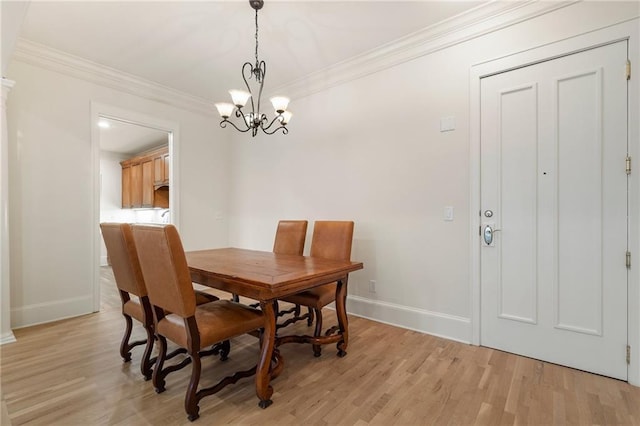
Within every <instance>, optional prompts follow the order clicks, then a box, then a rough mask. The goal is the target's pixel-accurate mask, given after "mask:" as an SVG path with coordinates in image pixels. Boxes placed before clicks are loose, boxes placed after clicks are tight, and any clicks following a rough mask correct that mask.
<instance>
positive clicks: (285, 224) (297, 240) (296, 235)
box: [273, 220, 310, 327]
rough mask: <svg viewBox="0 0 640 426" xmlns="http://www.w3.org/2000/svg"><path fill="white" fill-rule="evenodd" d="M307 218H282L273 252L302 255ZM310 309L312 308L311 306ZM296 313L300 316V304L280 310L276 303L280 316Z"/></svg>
mask: <svg viewBox="0 0 640 426" xmlns="http://www.w3.org/2000/svg"><path fill="white" fill-rule="evenodd" d="M307 224H308V222H307V221H306V220H281V221H279V222H278V227H277V228H276V237H275V239H274V240H273V252H274V253H276V254H295V255H298V256H302V253H303V252H304V242H305V240H306V238H307ZM309 309H310V308H309ZM291 313H293V314H294V317H297V316H300V305H294V306H293V307H292V308H290V309H286V310H283V311H281V310H279V306H278V305H277V304H276V315H277V316H278V317H281V316H284V315H287V314H291ZM287 325H289V323H287V322H286V321H285V322H284V323H282V324H279V325H278V327H286V326H287Z"/></svg>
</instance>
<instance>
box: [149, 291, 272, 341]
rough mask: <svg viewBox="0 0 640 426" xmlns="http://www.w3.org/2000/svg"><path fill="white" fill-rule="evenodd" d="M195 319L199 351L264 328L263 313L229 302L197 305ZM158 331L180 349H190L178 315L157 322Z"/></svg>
mask: <svg viewBox="0 0 640 426" xmlns="http://www.w3.org/2000/svg"><path fill="white" fill-rule="evenodd" d="M195 319H196V323H197V325H198V331H199V332H200V349H202V348H205V347H207V346H211V345H213V344H214V343H217V342H220V341H222V340H227V339H229V338H231V337H235V336H239V335H241V334H245V333H248V332H250V331H253V330H256V329H259V328H262V327H263V326H264V316H263V314H262V311H260V310H258V309H253V308H250V307H248V306H245V305H242V304H240V303H235V302H232V301H230V300H216V301H214V302H210V303H207V304H204V305H198V306H197V307H196V313H195ZM157 332H158V333H159V334H161V335H163V336H165V337H167V338H168V339H169V340H171V341H172V342H174V343H176V344H177V345H180V346H182V347H183V348H188V347H189V346H188V343H187V335H188V334H189V333H188V331H187V329H186V325H185V320H184V319H183V318H182V317H180V316H179V315H176V314H168V315H167V316H165V317H164V318H163V319H162V320H160V322H159V323H158V325H157Z"/></svg>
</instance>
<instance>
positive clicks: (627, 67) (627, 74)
mask: <svg viewBox="0 0 640 426" xmlns="http://www.w3.org/2000/svg"><path fill="white" fill-rule="evenodd" d="M624 72H625V75H626V76H627V80H631V61H630V60H628V59H627V64H626V65H625V67H624Z"/></svg>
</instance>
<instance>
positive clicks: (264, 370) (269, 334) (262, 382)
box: [256, 301, 276, 408]
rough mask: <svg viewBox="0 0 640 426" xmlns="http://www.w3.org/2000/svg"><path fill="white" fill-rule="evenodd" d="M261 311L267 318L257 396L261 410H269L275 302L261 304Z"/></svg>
mask: <svg viewBox="0 0 640 426" xmlns="http://www.w3.org/2000/svg"><path fill="white" fill-rule="evenodd" d="M260 309H262V312H263V313H264V316H265V324H264V332H263V334H262V348H261V350H260V361H259V362H258V371H256V395H258V398H259V399H260V402H259V403H258V405H259V406H260V408H267V407H268V406H270V405H271V404H272V403H273V401H271V395H272V394H273V388H272V387H271V386H270V385H269V381H270V380H271V372H270V371H269V369H270V367H271V357H272V355H273V348H274V344H275V340H276V315H275V309H274V304H273V302H271V301H269V302H260Z"/></svg>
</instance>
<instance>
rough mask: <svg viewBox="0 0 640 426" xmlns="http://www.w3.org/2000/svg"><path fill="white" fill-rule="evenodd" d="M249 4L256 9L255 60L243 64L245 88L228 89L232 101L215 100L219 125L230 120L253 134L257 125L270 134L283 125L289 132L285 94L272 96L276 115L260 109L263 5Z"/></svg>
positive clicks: (260, 0)
mask: <svg viewBox="0 0 640 426" xmlns="http://www.w3.org/2000/svg"><path fill="white" fill-rule="evenodd" d="M249 4H250V5H251V7H252V8H253V9H255V11H256V63H255V64H252V63H251V62H245V63H244V65H243V66H242V79H243V80H244V84H245V86H247V91H244V90H229V94H230V95H231V101H232V102H233V103H217V104H216V108H217V109H218V113H219V114H220V116H221V117H222V121H221V122H220V127H223V128H224V127H227V123H229V124H231V125H232V126H233V127H235V128H236V130H238V131H240V132H243V133H245V132H248V131H251V136H255V135H256V134H257V133H258V129H260V130H262V131H263V132H264V133H266V134H268V135H272V134H274V133H275V132H277V131H278V130H280V129H282V133H283V134H285V135H286V134H287V133H289V130H288V129H287V123H289V120H291V115H292V114H291V112H289V111H287V106H288V105H289V98H285V97H284V96H275V97H273V98H271V99H270V100H271V104H272V105H273V108H274V109H275V113H276V116H275V117H273V119H271V121H269V119H268V118H267V115H266V114H264V113H263V112H262V110H261V109H260V98H261V97H262V87H263V86H264V76H265V74H266V72H267V65H266V64H265V62H264V61H261V60H259V59H258V10H260V9H262V6H264V0H249ZM249 80H255V82H254V83H253V85H254V86H257V87H256V89H257V92H258V97H257V98H256V97H255V94H254V93H255V92H253V93H252V91H251V87H250V86H249ZM249 100H251V110H250V111H247V110H243V108H244V107H245V105H247V102H248V101H249ZM232 115H234V116H235V117H236V118H238V119H240V120H237V121H238V122H239V124H238V125H236V124H235V123H234V122H232V121H230V120H229V118H230V117H231V116H232Z"/></svg>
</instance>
